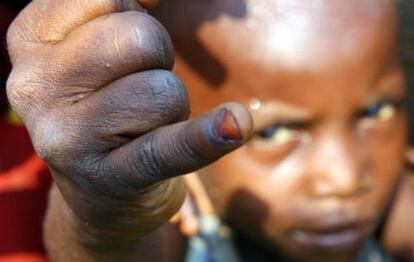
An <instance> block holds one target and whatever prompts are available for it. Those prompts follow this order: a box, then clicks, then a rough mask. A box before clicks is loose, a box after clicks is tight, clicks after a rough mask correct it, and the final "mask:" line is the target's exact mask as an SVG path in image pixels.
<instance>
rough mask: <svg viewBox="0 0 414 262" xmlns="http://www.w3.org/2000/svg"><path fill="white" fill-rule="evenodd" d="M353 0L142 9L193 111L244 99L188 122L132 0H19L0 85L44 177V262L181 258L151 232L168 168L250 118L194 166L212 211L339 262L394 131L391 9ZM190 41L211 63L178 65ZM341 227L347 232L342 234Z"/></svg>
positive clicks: (167, 203) (396, 95) (393, 177)
mask: <svg viewBox="0 0 414 262" xmlns="http://www.w3.org/2000/svg"><path fill="white" fill-rule="evenodd" d="M75 2H76V4H75ZM362 2H363V3H362V4H361V1H355V2H354V1H350V2H349V3H348V2H346V3H345V2H344V1H330V2H329V3H330V4H327V5H326V7H325V8H322V7H321V6H319V7H318V6H317V5H313V4H312V3H308V4H306V3H307V2H306V3H303V2H300V1H293V2H292V1H279V2H278V3H279V6H278V7H281V9H280V10H282V11H283V12H284V13H281V14H278V15H277V16H274V13H272V12H276V13H277V12H279V11H276V10H274V9H272V8H269V7H272V6H273V7H274V5H272V4H270V2H269V3H267V2H266V1H264V2H263V3H261V4H257V6H256V8H253V6H254V5H253V4H254V1H244V2H243V1H228V2H227V1H217V2H215V3H209V4H208V6H205V5H206V4H205V2H203V1H192V2H191V4H189V3H188V1H175V2H174V4H171V3H167V2H165V3H161V5H160V7H159V9H157V10H156V12H155V15H156V16H157V18H159V19H160V20H161V21H162V22H164V23H165V25H166V26H167V29H168V31H169V32H170V33H172V35H173V38H174V40H175V42H176V47H177V50H178V54H179V56H178V59H177V67H176V72H177V73H178V74H179V75H180V76H181V77H182V78H183V79H184V81H185V83H186V84H187V85H188V86H190V87H192V89H190V97H191V98H192V102H193V112H194V113H195V115H200V114H201V113H203V112H206V111H208V110H209V109H210V108H212V107H213V106H217V105H218V104H221V103H223V102H226V101H236V102H239V103H241V104H244V105H245V106H242V105H241V104H225V105H222V106H220V107H219V109H216V110H213V111H211V112H210V113H208V114H207V115H204V116H201V117H199V118H194V119H193V120H191V121H185V120H186V119H187V118H188V115H189V100H188V96H187V93H186V91H185V88H184V86H183V84H182V82H181V81H179V80H178V79H177V78H176V77H175V76H174V75H173V74H172V73H171V72H170V71H169V70H170V69H171V68H172V65H173V62H174V59H173V50H172V45H171V42H170V40H169V38H168V35H167V33H166V32H165V31H164V29H163V28H162V27H161V26H160V25H159V24H158V23H157V22H156V21H155V20H154V19H152V18H151V17H150V16H148V15H147V14H144V13H143V12H142V11H143V9H142V8H141V6H140V5H138V4H137V3H135V2H134V1H127V0H125V1H111V0H106V1H99V4H98V1H93V0H91V1H88V2H87V3H88V4H85V5H83V4H84V3H86V2H81V6H79V4H80V3H79V2H77V1H71V0H60V1H53V2H50V1H47V0H35V1H34V2H32V3H31V4H30V5H29V7H28V8H26V9H25V10H24V11H23V12H22V13H21V14H20V16H19V17H18V18H17V20H16V21H15V22H14V24H13V25H12V27H11V29H10V31H9V35H8V44H9V51H10V54H11V58H12V62H13V66H14V69H13V72H12V74H11V77H10V79H9V82H8V93H9V97H10V99H11V102H12V104H13V106H14V108H15V109H16V111H17V112H18V113H19V115H20V116H21V117H22V119H23V121H24V122H25V124H26V125H27V127H28V129H29V131H30V134H31V137H32V140H33V142H34V145H35V147H36V150H37V151H38V153H39V154H40V155H41V156H42V157H43V158H44V159H45V161H46V162H47V163H48V164H49V166H50V168H51V171H52V174H53V176H54V178H55V181H56V186H55V187H54V189H53V191H52V194H51V204H50V208H49V211H48V216H47V221H46V227H45V228H46V229H45V239H46V243H47V246H48V252H49V255H50V258H51V260H55V261H73V260H74V259H76V261H114V260H118V261H119V260H121V261H129V260H131V261H133V260H134V259H135V260H137V259H139V261H145V260H146V259H148V260H152V261H168V260H170V261H171V260H174V259H175V258H178V257H179V256H180V253H181V250H180V249H179V248H178V247H177V248H171V243H173V242H175V241H172V240H171V238H166V237H165V236H167V235H168V236H170V237H174V235H175V236H176V235H177V232H174V231H172V230H171V229H170V228H169V226H168V225H167V224H166V222H167V221H168V219H169V218H170V217H171V216H172V215H173V214H174V213H175V212H176V211H177V210H178V209H179V207H180V206H181V204H182V201H183V197H184V195H185V187H184V185H183V183H182V180H181V179H180V178H176V177H177V176H179V175H182V174H185V173H188V172H191V171H195V170H199V169H200V168H202V167H204V166H206V165H208V164H210V163H212V162H214V161H215V160H217V159H219V158H220V157H222V156H223V155H225V154H227V153H229V152H231V151H233V150H234V149H236V148H238V147H240V146H241V145H243V144H244V143H245V142H246V141H247V139H248V138H249V136H250V133H251V132H252V129H254V131H255V135H254V137H253V139H252V140H251V141H250V142H249V143H248V145H247V146H246V147H244V148H243V149H241V150H238V151H237V152H235V153H233V154H231V155H229V156H227V157H226V158H224V159H222V160H220V161H218V162H217V163H215V164H214V165H211V166H210V167H208V168H206V169H203V170H202V171H201V172H200V173H202V175H203V180H204V182H205V184H206V186H207V188H208V190H209V192H210V194H211V197H212V199H213V202H214V204H215V206H216V207H217V209H218V210H219V212H220V214H221V215H222V216H223V217H224V218H226V219H227V220H228V221H229V222H230V223H231V224H232V225H233V226H234V228H235V229H236V230H237V231H240V232H243V233H242V234H245V235H247V236H248V238H251V239H254V241H255V242H257V243H258V245H259V246H260V248H262V249H263V250H268V251H270V252H271V253H273V254H272V255H275V256H278V255H280V252H282V253H284V255H289V256H292V257H293V256H294V257H295V258H297V259H303V258H304V257H306V258H307V259H309V260H314V261H324V260H326V261H332V259H335V261H347V260H350V259H352V258H353V257H354V256H355V254H356V253H357V251H358V248H359V247H360V245H361V243H362V242H363V241H365V240H366V238H367V237H368V236H369V235H370V234H371V232H372V231H373V230H374V228H375V227H376V225H377V223H378V221H379V219H380V217H381V215H382V210H383V209H384V207H385V205H386V204H387V201H388V199H389V197H390V195H391V193H392V191H393V190H394V185H395V184H396V181H397V180H398V174H399V170H400V169H401V163H402V159H403V151H404V145H405V143H406V141H405V130H406V123H405V117H404V112H403V111H402V110H401V109H400V108H399V104H400V101H401V100H402V99H403V97H404V91H403V87H404V80H403V77H402V71H401V66H400V64H399V61H398V58H397V52H396V44H397V43H396V42H395V39H396V38H395V33H396V32H395V24H394V22H395V13H394V10H393V5H392V4H391V1H385V0H384V1H380V4H378V5H375V6H372V3H371V2H370V1H366V2H365V1H362ZM288 3H290V4H288ZM142 4H144V5H148V4H151V3H148V2H146V3H144V2H142ZM295 5H297V6H299V5H300V6H301V10H302V12H303V13H301V16H302V17H303V19H304V20H300V19H297V17H296V16H295V12H296V11H297V10H298V9H297V8H296V7H297V6H296V7H295ZM62 6H65V8H62ZM183 7H187V8H188V9H187V10H190V11H192V12H189V13H190V14H194V17H195V18H194V19H193V20H191V19H190V20H188V19H184V18H185V16H182V15H180V14H179V13H180V12H181V11H180V10H183ZM261 8H262V9H261ZM40 10H41V11H40ZM131 10H132V11H131ZM163 10H164V12H163ZM195 10H198V11H199V12H201V13H200V14H199V15H197V12H196V11H195ZM203 10H208V12H206V13H208V15H206V16H207V18H208V19H207V20H208V22H205V23H204V22H203V20H201V21H200V17H201V18H203V17H204V16H203V12H204V11H203ZM277 10H279V9H277ZM337 11H340V12H337ZM336 12H337V13H336ZM206 13H204V14H206ZM49 14H53V15H49ZM282 14H283V15H282ZM333 14H334V15H333ZM39 16H40V17H39ZM333 16H334V17H333ZM34 17H36V19H34ZM275 17H276V18H275ZM332 19H333V20H334V21H335V22H336V23H332V24H331V26H326V25H327V23H326V21H328V20H329V21H331V20H332ZM184 20H185V21H184ZM183 25H187V26H183ZM276 25H277V27H276ZM275 28H277V30H276V31H274V30H275ZM228 32H232V34H231V35H229V34H228ZM286 32H289V34H286ZM211 35H214V36H215V37H211ZM269 36H273V37H274V39H270V38H269ZM186 39H190V40H191V41H190V40H189V41H190V43H193V44H199V45H201V46H202V47H204V48H201V49H200V46H198V47H197V46H194V47H193V48H194V49H191V45H190V48H187V46H186ZM272 40H273V42H272ZM282 40H283V41H282ZM232 41H236V42H237V43H238V44H237V45H234V44H232ZM269 41H270V42H269ZM240 43H242V44H240ZM310 43H312V44H310ZM361 43H362V44H361ZM98 47H99V48H98ZM194 50H198V51H199V50H204V51H205V53H204V55H206V54H207V55H208V53H210V55H211V56H213V58H212V59H210V62H211V61H212V62H213V63H216V64H218V65H221V67H218V68H219V69H220V70H221V71H220V70H216V71H215V70H213V71H211V70H207V73H203V71H205V70H203V68H202V67H201V68H198V70H192V68H193V67H194V68H195V66H194V65H193V64H196V63H197V62H202V61H203V59H202V58H203V57H201V58H200V60H199V61H197V54H198V53H199V52H194ZM301 50H307V51H308V52H301ZM192 51H193V53H192ZM191 55H194V56H195V57H190V56H191ZM204 58H205V57H204ZM189 65H190V66H189ZM254 99H255V100H254ZM252 101H253V102H256V103H252ZM257 101H260V106H258V103H257ZM249 106H250V107H251V109H250V112H251V114H250V113H249V112H248V110H247V108H246V107H249ZM252 117H253V119H254V120H255V126H254V128H253V125H252ZM183 121H184V122H183ZM176 123H177V124H176ZM385 148H386V149H387V150H386V151H385V150H384V149H385ZM326 163H330V165H326ZM237 167H239V170H238V169H237ZM235 174H237V175H235ZM275 189H278V190H275ZM214 192H215V193H214ZM217 192H218V193H217ZM246 210H248V211H246ZM299 210H300V212H298V211H299ZM240 216H243V217H244V218H245V219H237V218H240ZM244 223H246V224H244ZM344 232H345V233H344ZM349 232H351V233H349ZM355 232H356V233H355ZM344 234H345V235H346V236H349V234H352V236H356V237H354V240H353V241H348V242H346V243H345V244H344V243H343V242H344V241H342V240H341V239H343V238H344V237H343V236H344ZM299 236H300V237H299ZM315 239H316V240H315ZM321 239H322V240H324V239H330V240H335V241H336V243H337V244H336V245H335V246H334V247H332V246H330V247H329V248H328V247H327V246H326V245H323V243H322V244H321V242H323V241H322V240H321ZM341 241H342V242H341ZM315 242H316V244H315ZM331 242H332V241H331ZM338 243H339V244H338ZM154 245H156V247H157V248H154ZM310 245H311V246H312V247H315V246H316V247H317V248H315V249H314V248H309V246H310ZM160 248H161V249H162V250H165V252H159V249H160ZM259 250H260V249H259ZM332 250H334V252H332Z"/></svg>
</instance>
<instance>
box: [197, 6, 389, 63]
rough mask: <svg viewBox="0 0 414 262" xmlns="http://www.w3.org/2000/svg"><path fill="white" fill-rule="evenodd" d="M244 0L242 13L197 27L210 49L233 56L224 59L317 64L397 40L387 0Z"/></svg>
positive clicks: (219, 53) (355, 54)
mask: <svg viewBox="0 0 414 262" xmlns="http://www.w3.org/2000/svg"><path fill="white" fill-rule="evenodd" d="M246 3H248V4H247V6H246V8H247V9H246V10H247V12H246V17H244V18H243V19H240V18H235V17H231V16H227V15H223V16H222V17H219V18H217V19H216V20H213V21H208V22H206V23H204V24H202V25H201V26H200V28H199V29H198V32H197V35H198V37H199V38H200V39H201V41H202V42H203V44H204V45H205V46H207V47H208V48H209V49H210V51H211V53H213V55H215V56H217V57H218V58H219V60H222V59H224V60H231V61H223V62H224V63H225V64H227V63H234V62H236V61H235V60H237V59H238V58H240V59H242V60H243V59H245V60H247V61H249V62H254V61H255V60H257V61H256V62H257V63H258V64H268V65H269V66H280V65H285V66H291V67H293V68H295V69H297V68H298V67H314V68H315V67H318V63H319V64H321V65H322V64H323V63H325V64H326V63H328V64H330V63H332V61H331V60H332V59H334V60H336V59H353V56H359V57H360V58H361V59H364V57H363V55H362V53H364V52H365V51H370V50H372V51H378V50H374V49H375V48H377V49H378V47H380V46H382V48H385V49H387V50H392V48H393V47H391V46H394V45H395V33H396V30H395V28H396V27H395V26H396V25H395V10H394V8H393V5H392V4H390V3H391V2H390V1H376V4H373V1H368V0H365V1H364V0H363V1H352V0H351V1H335V0H333V1H332V0H331V1H299V0H277V1H270V0H261V1H258V0H250V1H247V2H246ZM364 3H365V4H364ZM212 35H214V36H215V37H214V39H212V38H211V36H212ZM387 45H388V46H387ZM373 47H374V48H373ZM223 50H225V52H223ZM383 51H384V50H383ZM223 54H224V57H223ZM236 54H239V55H236ZM365 55H367V56H376V55H378V54H373V53H369V52H365ZM241 62H243V61H241Z"/></svg>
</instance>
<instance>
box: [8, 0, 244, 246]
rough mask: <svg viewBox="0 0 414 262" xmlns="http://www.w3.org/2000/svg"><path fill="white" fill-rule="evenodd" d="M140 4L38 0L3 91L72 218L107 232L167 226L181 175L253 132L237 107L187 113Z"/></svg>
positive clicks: (24, 18)
mask: <svg viewBox="0 0 414 262" xmlns="http://www.w3.org/2000/svg"><path fill="white" fill-rule="evenodd" d="M149 2H150V1H142V3H147V4H148V3H149ZM143 11H144V9H143V8H142V7H141V6H140V5H139V4H137V2H135V1H133V0H84V1H79V0H34V1H33V2H32V3H31V4H30V5H29V6H28V7H27V8H26V9H25V10H23V11H22V13H21V14H20V15H19V16H18V17H17V19H16V20H15V21H14V23H13V24H12V26H11V27H10V29H9V33H8V48H9V53H10V57H11V60H12V63H13V71H12V73H11V75H10V78H9V80H8V85H7V89H8V95H9V98H10V101H11V103H12V105H13V107H14V109H15V110H16V112H17V113H18V114H19V115H20V117H21V118H22V120H23V121H24V123H25V124H26V126H27V128H28V130H29V132H30V135H31V138H32V141H33V144H34V146H35V149H36V151H37V152H38V154H39V155H40V156H41V157H42V158H43V159H44V160H45V161H46V162H47V164H48V165H49V167H50V169H51V171H52V174H53V176H54V179H55V182H56V184H57V186H58V188H59V190H60V192H61V194H62V195H63V198H64V199H65V201H66V203H67V205H68V206H69V207H70V209H71V210H72V211H73V213H74V214H75V215H76V217H78V218H79V220H80V221H81V222H82V223H85V224H87V225H88V227H89V228H92V229H93V230H94V232H95V231H96V232H98V233H102V232H104V234H106V235H111V236H115V237H116V236H121V235H122V237H125V236H126V237H131V238H134V237H136V236H139V235H142V234H145V233H146V232H148V231H151V230H153V229H154V228H155V227H157V226H159V225H161V224H162V223H165V222H166V221H167V220H168V219H169V218H170V217H171V216H172V215H173V214H174V213H175V212H176V211H177V210H178V209H179V207H180V206H181V204H182V201H183V199H184V195H185V187H184V186H183V183H182V181H181V179H179V178H177V177H178V176H180V175H183V174H186V173H189V172H192V171H194V170H197V169H200V168H202V167H204V166H206V165H208V164H210V163H211V162H213V161H215V160H217V159H218V158H220V157H221V156H223V155H225V154H226V153H228V152H230V151H232V150H234V149H236V148H237V147H239V146H241V145H242V144H243V143H244V142H245V141H246V139H247V138H248V136H249V134H250V132H251V129H252V120H251V117H250V114H249V113H248V111H247V110H246V109H245V108H244V107H242V106H240V105H238V104H226V105H222V106H221V107H219V108H218V109H215V110H213V111H212V112H210V113H208V114H206V115H204V116H202V117H200V118H198V119H194V120H191V121H189V120H187V119H188V116H189V114H190V106H189V99H188V96H187V92H186V89H185V87H184V86H183V83H182V82H181V81H180V80H179V79H178V78H177V77H176V76H175V75H174V74H173V73H172V72H170V70H171V68H172V67H173V64H174V54H173V46H172V43H171V40H170V38H169V36H168V34H167V33H166V31H165V30H164V29H163V27H162V26H161V25H160V24H159V23H158V22H157V21H156V20H155V19H153V18H152V17H151V16H149V15H148V14H146V13H145V12H143ZM183 121H184V122H183ZM92 229H91V230H92Z"/></svg>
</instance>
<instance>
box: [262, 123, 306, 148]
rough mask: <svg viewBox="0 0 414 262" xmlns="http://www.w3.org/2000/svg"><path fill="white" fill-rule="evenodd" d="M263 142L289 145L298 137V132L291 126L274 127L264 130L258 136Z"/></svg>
mask: <svg viewBox="0 0 414 262" xmlns="http://www.w3.org/2000/svg"><path fill="white" fill-rule="evenodd" d="M257 136H258V137H259V138H260V139H261V140H262V141H263V142H270V143H272V144H274V145H284V144H287V143H289V142H291V141H293V140H295V139H297V137H298V132H297V131H296V130H294V129H293V128H291V127H289V126H286V125H284V126H272V127H269V128H266V129H264V130H263V131H261V132H260V133H258V135H257Z"/></svg>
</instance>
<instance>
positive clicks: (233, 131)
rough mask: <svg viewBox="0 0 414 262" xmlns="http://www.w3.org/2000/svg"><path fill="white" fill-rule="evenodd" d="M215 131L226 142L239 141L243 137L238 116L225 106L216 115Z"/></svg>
mask: <svg viewBox="0 0 414 262" xmlns="http://www.w3.org/2000/svg"><path fill="white" fill-rule="evenodd" d="M213 132H214V134H215V136H216V137H217V138H219V140H221V142H224V143H231V142H238V141H241V140H242V138H243V137H242V134H241V131H240V127H239V124H238V123H237V120H236V118H235V117H234V115H233V113H232V112H231V111H230V110H228V109H225V108H224V109H222V110H221V111H220V112H219V113H218V115H217V116H216V119H215V121H214V125H213Z"/></svg>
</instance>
